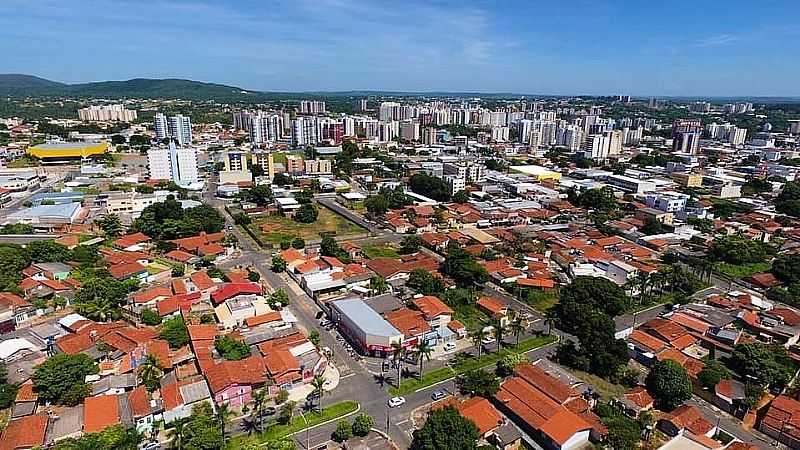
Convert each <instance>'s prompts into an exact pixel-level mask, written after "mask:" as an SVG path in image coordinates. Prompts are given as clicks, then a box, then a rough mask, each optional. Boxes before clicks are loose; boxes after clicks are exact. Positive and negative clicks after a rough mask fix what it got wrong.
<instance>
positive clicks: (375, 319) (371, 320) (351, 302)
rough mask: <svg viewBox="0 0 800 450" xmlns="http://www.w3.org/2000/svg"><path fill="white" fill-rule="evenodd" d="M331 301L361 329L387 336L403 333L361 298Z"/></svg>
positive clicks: (375, 334) (372, 333)
mask: <svg viewBox="0 0 800 450" xmlns="http://www.w3.org/2000/svg"><path fill="white" fill-rule="evenodd" d="M331 303H332V304H333V306H334V307H335V308H336V309H337V310H339V311H340V312H341V313H342V315H344V316H347V318H349V319H350V320H351V321H352V322H353V323H354V324H356V325H357V326H358V327H359V328H360V329H361V331H363V332H365V333H367V334H371V335H373V336H387V337H391V336H398V335H402V334H403V333H401V332H399V331H398V330H397V328H395V327H394V326H392V324H390V323H389V322H387V321H386V320H385V319H384V318H383V317H381V316H380V314H378V313H377V312H375V310H374V309H372V308H370V307H369V306H368V305H367V304H366V303H364V302H363V301H362V300H361V299H358V298H349V299H345V300H336V301H334V302H331Z"/></svg>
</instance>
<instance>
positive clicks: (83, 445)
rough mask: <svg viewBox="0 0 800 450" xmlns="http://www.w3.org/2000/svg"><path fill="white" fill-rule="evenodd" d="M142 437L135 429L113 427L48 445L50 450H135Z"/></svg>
mask: <svg viewBox="0 0 800 450" xmlns="http://www.w3.org/2000/svg"><path fill="white" fill-rule="evenodd" d="M142 440H143V436H142V434H141V433H139V432H138V431H136V429H135V428H125V427H124V426H123V425H121V424H117V425H113V426H110V427H108V428H105V429H104V430H102V431H98V432H96V433H86V434H84V435H83V436H81V437H80V438H66V439H62V440H59V441H58V442H56V443H54V444H52V445H49V446H48V447H47V448H48V449H52V450H136V449H137V448H139V444H140V443H141V442H142Z"/></svg>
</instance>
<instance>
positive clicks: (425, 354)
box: [415, 339, 433, 380]
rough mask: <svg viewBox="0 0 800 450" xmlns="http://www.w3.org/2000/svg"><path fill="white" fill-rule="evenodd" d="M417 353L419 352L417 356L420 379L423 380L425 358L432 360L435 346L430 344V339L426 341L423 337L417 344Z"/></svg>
mask: <svg viewBox="0 0 800 450" xmlns="http://www.w3.org/2000/svg"><path fill="white" fill-rule="evenodd" d="M415 353H416V354H417V358H419V379H420V380H421V379H422V373H423V371H424V369H425V366H424V363H425V360H426V359H427V360H428V361H430V360H431V354H432V353H433V347H432V346H431V345H430V344H428V341H426V340H425V339H422V340H421V341H419V343H418V344H417V348H416V350H415Z"/></svg>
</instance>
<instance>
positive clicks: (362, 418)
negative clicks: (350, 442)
mask: <svg viewBox="0 0 800 450" xmlns="http://www.w3.org/2000/svg"><path fill="white" fill-rule="evenodd" d="M373 424H374V422H373V420H372V417H371V416H370V415H369V414H365V413H361V414H359V415H357V416H356V418H355V419H353V434H354V435H356V436H362V437H363V436H366V435H368V434H369V432H370V430H371V429H372V425H373Z"/></svg>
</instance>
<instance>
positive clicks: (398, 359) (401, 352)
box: [392, 342, 406, 389]
mask: <svg viewBox="0 0 800 450" xmlns="http://www.w3.org/2000/svg"><path fill="white" fill-rule="evenodd" d="M405 356H406V349H405V348H404V347H403V344H401V343H400V342H394V343H393V344H392V358H394V363H395V364H397V389H400V377H401V372H400V369H401V368H402V366H403V358H405Z"/></svg>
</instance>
